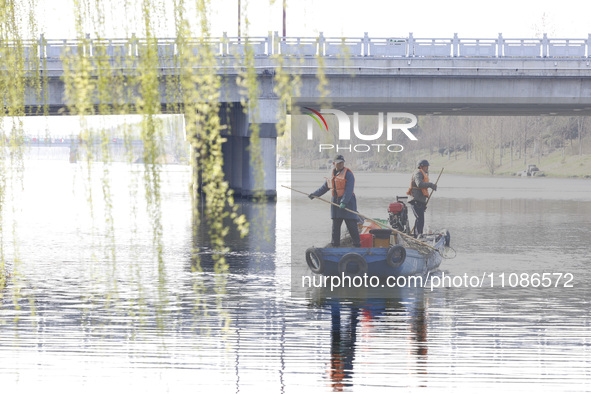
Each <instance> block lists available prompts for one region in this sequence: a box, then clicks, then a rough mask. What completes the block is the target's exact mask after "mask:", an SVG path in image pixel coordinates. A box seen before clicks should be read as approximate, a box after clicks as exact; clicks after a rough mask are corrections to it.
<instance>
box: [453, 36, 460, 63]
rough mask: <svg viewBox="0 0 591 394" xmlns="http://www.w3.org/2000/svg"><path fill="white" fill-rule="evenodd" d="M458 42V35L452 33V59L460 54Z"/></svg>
mask: <svg viewBox="0 0 591 394" xmlns="http://www.w3.org/2000/svg"><path fill="white" fill-rule="evenodd" d="M459 47H460V40H458V33H454V39H453V42H452V49H451V50H452V55H453V57H458V54H459V52H460V48H459Z"/></svg>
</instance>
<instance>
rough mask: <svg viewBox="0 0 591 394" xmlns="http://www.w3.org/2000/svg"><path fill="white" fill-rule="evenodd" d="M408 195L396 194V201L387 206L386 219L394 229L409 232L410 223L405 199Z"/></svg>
mask: <svg viewBox="0 0 591 394" xmlns="http://www.w3.org/2000/svg"><path fill="white" fill-rule="evenodd" d="M406 199H408V197H406V196H404V197H401V196H396V202H393V203H390V205H389V206H388V221H389V222H390V226H391V227H392V228H393V229H394V230H398V231H401V232H403V233H406V234H410V225H409V222H408V207H407V206H406V203H405V200H406Z"/></svg>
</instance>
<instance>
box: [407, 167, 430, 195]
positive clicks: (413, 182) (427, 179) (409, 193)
mask: <svg viewBox="0 0 591 394" xmlns="http://www.w3.org/2000/svg"><path fill="white" fill-rule="evenodd" d="M419 171H421V172H422V173H423V182H429V175H428V174H427V173H426V172H425V171H423V170H421V169H420V168H419ZM412 189H420V190H421V192H423V195H424V196H425V197H429V191H428V190H427V188H426V187H417V186H415V179H414V176H413V177H412V179H411V180H410V187H409V188H408V191H407V192H406V194H408V195H409V196H410V195H412Z"/></svg>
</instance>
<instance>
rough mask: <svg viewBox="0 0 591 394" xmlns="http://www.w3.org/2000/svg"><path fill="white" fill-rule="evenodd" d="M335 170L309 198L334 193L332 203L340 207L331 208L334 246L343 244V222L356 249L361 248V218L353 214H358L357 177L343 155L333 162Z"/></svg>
mask: <svg viewBox="0 0 591 394" xmlns="http://www.w3.org/2000/svg"><path fill="white" fill-rule="evenodd" d="M332 164H333V166H334V168H333V169H332V170H331V172H330V174H329V177H328V178H327V179H326V182H324V183H323V184H322V186H320V188H319V189H318V190H316V191H315V192H314V193H312V194H310V195H309V196H308V197H310V199H313V198H314V197H320V196H322V195H323V194H324V193H326V192H327V191H329V190H331V191H332V198H331V201H332V202H333V203H334V204H337V205H338V206H339V207H336V206H334V205H332V206H331V207H330V217H331V219H332V246H334V247H336V246H339V245H340V244H341V226H342V224H343V220H344V221H345V224H346V225H347V229H348V230H349V234H351V240H352V241H353V246H354V247H361V241H360V240H359V229H358V228H357V221H358V219H359V217H358V216H357V215H356V214H354V213H351V212H348V211H346V210H345V208H346V209H349V210H351V211H355V212H357V199H356V198H355V193H354V192H353V190H354V189H355V176H353V172H351V170H350V169H348V168H347V167H345V158H344V157H343V155H337V156H336V157H335V158H334V160H333V163H332Z"/></svg>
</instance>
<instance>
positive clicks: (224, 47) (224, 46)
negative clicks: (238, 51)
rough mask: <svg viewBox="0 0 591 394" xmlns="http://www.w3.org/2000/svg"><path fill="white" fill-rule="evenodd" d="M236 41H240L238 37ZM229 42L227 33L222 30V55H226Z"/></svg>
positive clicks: (228, 50)
mask: <svg viewBox="0 0 591 394" xmlns="http://www.w3.org/2000/svg"><path fill="white" fill-rule="evenodd" d="M238 43H240V37H238ZM229 46H230V43H229V42H228V33H227V32H224V34H223V35H222V56H226V55H227V54H228V53H229V52H230V48H229Z"/></svg>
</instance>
